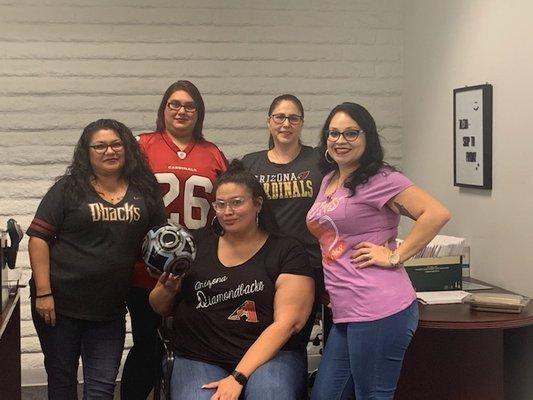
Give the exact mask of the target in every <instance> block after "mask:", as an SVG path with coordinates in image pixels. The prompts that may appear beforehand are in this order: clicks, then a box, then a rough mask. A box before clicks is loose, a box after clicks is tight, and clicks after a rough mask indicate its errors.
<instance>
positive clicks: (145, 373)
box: [120, 287, 163, 400]
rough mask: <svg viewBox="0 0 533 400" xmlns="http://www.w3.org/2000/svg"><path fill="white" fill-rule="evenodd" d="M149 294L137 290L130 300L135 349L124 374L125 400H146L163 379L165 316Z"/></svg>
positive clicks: (128, 303)
mask: <svg viewBox="0 0 533 400" xmlns="http://www.w3.org/2000/svg"><path fill="white" fill-rule="evenodd" d="M149 294H150V290H149V289H143V288H135V287H133V288H131V289H130V292H129V293H128V297H127V299H126V304H127V306H128V310H129V313H130V317H131V329H132V335H133V347H132V348H131V349H130V351H129V353H128V357H127V358H126V362H125V364H124V370H123V372H122V381H121V385H120V398H121V399H122V400H146V398H147V397H148V395H149V394H150V391H151V390H152V389H153V387H154V385H155V384H156V383H157V382H159V381H160V379H161V375H162V358H163V345H162V343H161V340H160V339H159V336H158V334H157V327H158V326H159V325H160V324H161V316H160V315H158V314H156V313H155V312H154V311H153V310H152V308H151V307H150V304H149V302H148V295H149Z"/></svg>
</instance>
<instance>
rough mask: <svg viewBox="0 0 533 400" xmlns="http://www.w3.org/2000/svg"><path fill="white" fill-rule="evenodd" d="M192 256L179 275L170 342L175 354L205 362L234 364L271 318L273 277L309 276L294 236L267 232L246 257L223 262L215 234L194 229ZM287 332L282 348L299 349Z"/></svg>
mask: <svg viewBox="0 0 533 400" xmlns="http://www.w3.org/2000/svg"><path fill="white" fill-rule="evenodd" d="M194 237H195V241H196V244H197V255H196V261H195V262H194V264H193V265H192V267H191V269H190V271H189V272H188V273H187V275H186V276H185V278H184V281H183V285H182V292H181V297H180V298H179V299H178V301H179V302H178V303H177V304H176V307H175V308H174V313H173V315H174V322H173V324H174V325H173V328H174V329H173V338H172V344H173V347H174V349H175V351H176V352H177V353H178V354H180V355H181V356H184V357H187V358H191V359H194V360H200V361H204V362H208V363H211V364H216V365H221V366H228V365H236V364H237V363H238V362H239V361H240V359H241V358H242V356H243V355H244V353H245V352H246V351H247V350H248V348H249V347H250V346H251V345H252V344H253V343H254V342H255V340H256V339H257V338H258V337H259V335H260V334H261V333H262V332H263V331H264V330H265V329H266V327H268V326H269V325H270V324H271V323H272V322H273V315H274V294H275V284H276V279H277V277H278V276H279V275H280V274H282V273H285V274H295V275H304V276H309V277H312V276H313V271H312V269H311V267H310V266H309V260H308V256H307V254H306V252H305V250H304V248H303V247H302V245H301V244H299V243H298V241H296V240H295V239H292V238H288V237H279V236H274V235H270V236H269V237H268V239H267V241H266V242H265V244H264V245H263V246H262V247H261V249H260V250H259V251H258V252H257V253H256V254H255V255H253V256H252V257H251V258H250V259H249V260H248V261H246V262H245V263H243V264H241V265H237V266H234V267H226V266H224V265H223V264H221V263H220V261H219V259H218V256H217V249H218V236H217V235H216V234H214V233H213V232H212V231H211V230H209V229H202V230H198V231H195V232H194ZM306 343H307V338H303V337H301V336H299V335H296V336H293V337H292V338H291V339H290V340H289V341H288V342H287V343H286V344H285V346H284V347H283V349H284V350H296V349H303V348H305V345H306Z"/></svg>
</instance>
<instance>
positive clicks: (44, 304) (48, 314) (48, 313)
mask: <svg viewBox="0 0 533 400" xmlns="http://www.w3.org/2000/svg"><path fill="white" fill-rule="evenodd" d="M35 310H36V311H37V314H39V315H40V316H41V318H42V319H43V320H44V322H45V323H46V324H48V325H52V326H55V325H56V309H55V303H54V296H52V295H50V296H46V297H41V298H38V299H35Z"/></svg>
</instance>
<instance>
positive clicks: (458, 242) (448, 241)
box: [398, 235, 466, 258]
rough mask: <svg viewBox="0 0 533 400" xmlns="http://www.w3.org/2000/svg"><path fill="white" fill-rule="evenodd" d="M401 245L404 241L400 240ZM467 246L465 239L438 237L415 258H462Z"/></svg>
mask: <svg viewBox="0 0 533 400" xmlns="http://www.w3.org/2000/svg"><path fill="white" fill-rule="evenodd" d="M401 243H402V240H400V239H398V245H400V244H401ZM465 245H466V240H465V239H464V238H459V237H455V236H445V235H437V236H435V238H434V239H433V240H432V241H431V242H429V243H428V245H427V246H426V247H425V248H423V249H422V250H420V252H418V253H417V254H415V255H414V256H413V258H429V257H448V256H460V255H462V254H463V252H464V248H465Z"/></svg>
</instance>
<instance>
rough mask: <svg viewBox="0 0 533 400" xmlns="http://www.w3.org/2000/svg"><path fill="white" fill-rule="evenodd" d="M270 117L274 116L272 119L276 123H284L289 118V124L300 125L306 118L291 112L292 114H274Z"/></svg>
mask: <svg viewBox="0 0 533 400" xmlns="http://www.w3.org/2000/svg"><path fill="white" fill-rule="evenodd" d="M270 118H272V120H273V121H274V122H275V123H276V124H282V123H284V122H285V120H286V119H288V120H289V124H291V125H298V124H299V123H300V122H302V121H303V120H304V119H303V117H302V116H301V115H296V114H290V115H285V114H272V115H271V116H270Z"/></svg>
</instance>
